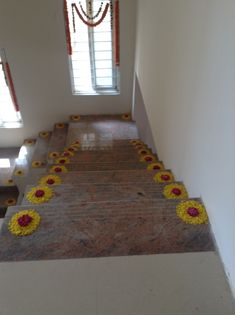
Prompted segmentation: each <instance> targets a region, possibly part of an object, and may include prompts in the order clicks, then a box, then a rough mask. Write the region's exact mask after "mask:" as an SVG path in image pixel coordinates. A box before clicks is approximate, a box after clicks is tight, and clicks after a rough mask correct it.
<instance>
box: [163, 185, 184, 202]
mask: <svg viewBox="0 0 235 315" xmlns="http://www.w3.org/2000/svg"><path fill="white" fill-rule="evenodd" d="M163 195H164V196H165V197H166V198H167V199H187V198H188V193H187V190H186V188H185V186H184V185H182V184H177V183H173V184H169V185H166V186H165V187H164V189H163Z"/></svg>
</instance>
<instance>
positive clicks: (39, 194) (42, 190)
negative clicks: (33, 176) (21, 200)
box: [26, 185, 53, 204]
mask: <svg viewBox="0 0 235 315" xmlns="http://www.w3.org/2000/svg"><path fill="white" fill-rule="evenodd" d="M52 197H53V190H52V189H51V188H49V187H48V186H46V185H40V186H36V187H33V188H31V189H30V191H29V192H28V193H27V194H26V198H27V200H28V201H29V202H31V203H34V204H40V203H44V202H47V201H49V200H50V199H51V198H52Z"/></svg>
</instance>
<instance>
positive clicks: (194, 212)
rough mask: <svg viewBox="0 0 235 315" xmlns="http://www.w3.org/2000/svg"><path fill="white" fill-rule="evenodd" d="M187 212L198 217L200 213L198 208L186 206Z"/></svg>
mask: <svg viewBox="0 0 235 315" xmlns="http://www.w3.org/2000/svg"><path fill="white" fill-rule="evenodd" d="M187 212H188V214H189V215H190V216H191V217H198V216H199V214H200V213H199V211H198V209H197V208H194V207H191V208H188V210H187Z"/></svg>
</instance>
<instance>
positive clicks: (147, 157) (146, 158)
mask: <svg viewBox="0 0 235 315" xmlns="http://www.w3.org/2000/svg"><path fill="white" fill-rule="evenodd" d="M156 161H157V159H156V157H155V156H154V155H152V154H145V155H143V156H141V158H140V162H147V163H153V162H156Z"/></svg>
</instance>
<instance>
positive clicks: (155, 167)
mask: <svg viewBox="0 0 235 315" xmlns="http://www.w3.org/2000/svg"><path fill="white" fill-rule="evenodd" d="M153 169H154V170H160V169H161V168H160V166H159V165H154V167H153Z"/></svg>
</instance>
